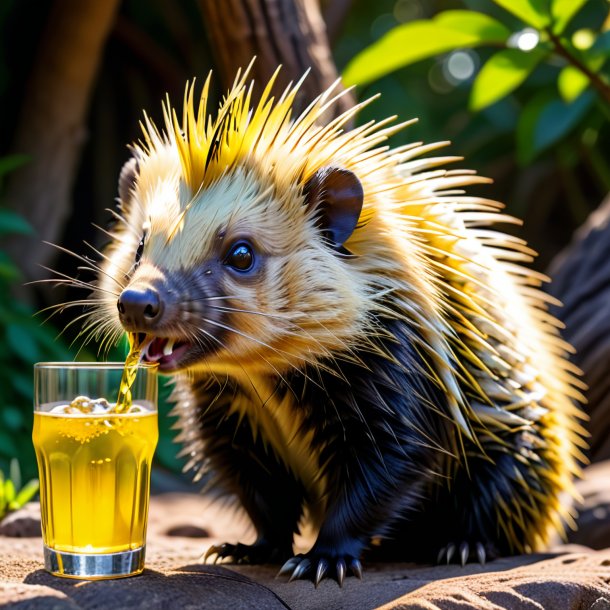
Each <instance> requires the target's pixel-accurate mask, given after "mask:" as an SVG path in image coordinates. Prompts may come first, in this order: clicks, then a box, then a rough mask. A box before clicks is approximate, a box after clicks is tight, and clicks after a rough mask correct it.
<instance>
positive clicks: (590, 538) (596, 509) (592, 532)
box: [568, 460, 610, 549]
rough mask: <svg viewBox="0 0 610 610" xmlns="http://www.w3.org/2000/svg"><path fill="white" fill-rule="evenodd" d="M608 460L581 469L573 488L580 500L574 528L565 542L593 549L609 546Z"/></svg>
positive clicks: (609, 463)
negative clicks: (580, 478) (576, 523)
mask: <svg viewBox="0 0 610 610" xmlns="http://www.w3.org/2000/svg"><path fill="white" fill-rule="evenodd" d="M609 482H610V460H605V461H603V462H598V463H596V464H592V465H591V466H588V467H587V468H585V470H584V472H583V478H582V480H581V481H579V482H578V483H577V485H576V488H577V489H578V491H579V493H580V494H581V495H582V497H583V502H582V504H581V505H577V508H578V511H579V516H578V529H577V530H576V531H570V532H568V540H569V541H570V542H573V543H575V544H582V545H584V546H589V547H591V548H593V549H605V548H608V547H610V484H609Z"/></svg>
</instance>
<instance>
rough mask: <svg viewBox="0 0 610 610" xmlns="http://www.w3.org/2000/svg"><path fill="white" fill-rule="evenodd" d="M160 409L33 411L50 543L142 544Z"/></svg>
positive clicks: (99, 549)
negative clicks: (98, 412)
mask: <svg viewBox="0 0 610 610" xmlns="http://www.w3.org/2000/svg"><path fill="white" fill-rule="evenodd" d="M157 440H158V431H157V413H156V412H149V413H141V412H140V413H132V414H121V415H119V414H113V413H109V414H106V415H102V416H100V415H96V416H91V415H86V414H76V415H74V414H61V413H60V414H51V413H44V412H36V413H34V431H33V441H34V448H35V449H36V458H37V460H38V469H39V473H40V505H41V512H42V531H43V538H44V542H45V544H46V545H47V546H48V547H50V548H52V549H55V550H58V551H67V552H73V553H116V552H120V551H126V550H131V549H138V548H140V547H142V546H143V545H144V542H145V538H146V521H147V516H148V496H149V486H150V468H151V462H152V457H153V453H154V450H155V447H156V444H157Z"/></svg>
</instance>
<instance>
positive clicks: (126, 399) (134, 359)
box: [114, 333, 146, 413]
mask: <svg viewBox="0 0 610 610" xmlns="http://www.w3.org/2000/svg"><path fill="white" fill-rule="evenodd" d="M145 336H146V335H144V334H143V333H140V334H138V333H127V340H128V341H129V354H127V358H126V359H125V368H124V369H123V376H122V377H121V385H120V386H119V395H118V397H117V399H116V406H115V408H114V412H115V413H125V412H127V411H129V408H130V407H131V386H132V385H133V382H134V381H135V379H136V373H137V372H138V364H139V363H140V352H141V351H142V343H143V339H144V337H145Z"/></svg>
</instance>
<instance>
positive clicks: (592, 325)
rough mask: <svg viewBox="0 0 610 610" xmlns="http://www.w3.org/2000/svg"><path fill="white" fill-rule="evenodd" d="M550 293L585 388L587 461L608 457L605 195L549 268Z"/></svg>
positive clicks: (609, 285) (608, 206)
mask: <svg viewBox="0 0 610 610" xmlns="http://www.w3.org/2000/svg"><path fill="white" fill-rule="evenodd" d="M549 274H550V276H551V278H552V279H553V282H552V283H551V285H550V287H549V292H550V293H551V294H552V295H553V296H555V297H557V298H558V299H559V300H560V301H562V302H563V304H564V305H563V307H556V308H553V312H552V313H553V314H554V315H555V316H557V317H558V318H559V319H560V320H561V321H562V322H564V324H565V325H566V328H565V329H564V331H563V337H564V338H565V339H566V340H567V341H569V342H570V343H571V344H572V345H573V346H574V348H575V349H576V353H575V354H574V355H573V357H572V360H573V361H574V363H575V364H576V365H578V366H579V367H580V368H581V369H582V371H583V373H584V380H585V382H586V383H587V385H588V386H589V389H588V390H587V391H586V392H585V395H586V397H587V400H588V403H587V405H586V411H587V413H588V415H589V417H590V418H591V421H590V422H589V424H588V426H587V427H588V429H589V431H590V433H591V438H590V439H589V444H590V457H591V461H594V462H597V461H600V460H602V459H607V458H610V196H609V197H607V198H606V200H605V201H604V202H603V203H602V204H601V205H600V207H599V208H598V209H597V210H596V211H595V212H593V214H591V216H590V217H589V219H588V220H587V222H586V223H585V224H584V226H583V227H582V228H581V229H579V230H578V231H577V232H576V234H575V236H574V240H573V242H572V243H571V244H570V246H568V247H567V248H566V249H565V250H564V251H563V252H561V253H560V254H559V255H558V256H557V257H556V259H555V260H554V261H553V264H552V265H551V268H550V271H549Z"/></svg>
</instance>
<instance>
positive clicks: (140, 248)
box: [135, 237, 144, 267]
mask: <svg viewBox="0 0 610 610" xmlns="http://www.w3.org/2000/svg"><path fill="white" fill-rule="evenodd" d="M143 252H144V237H142V239H141V240H140V243H139V244H138V249H137V250H136V262H135V267H137V266H138V265H139V264H140V260H141V259H142V253H143Z"/></svg>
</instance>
